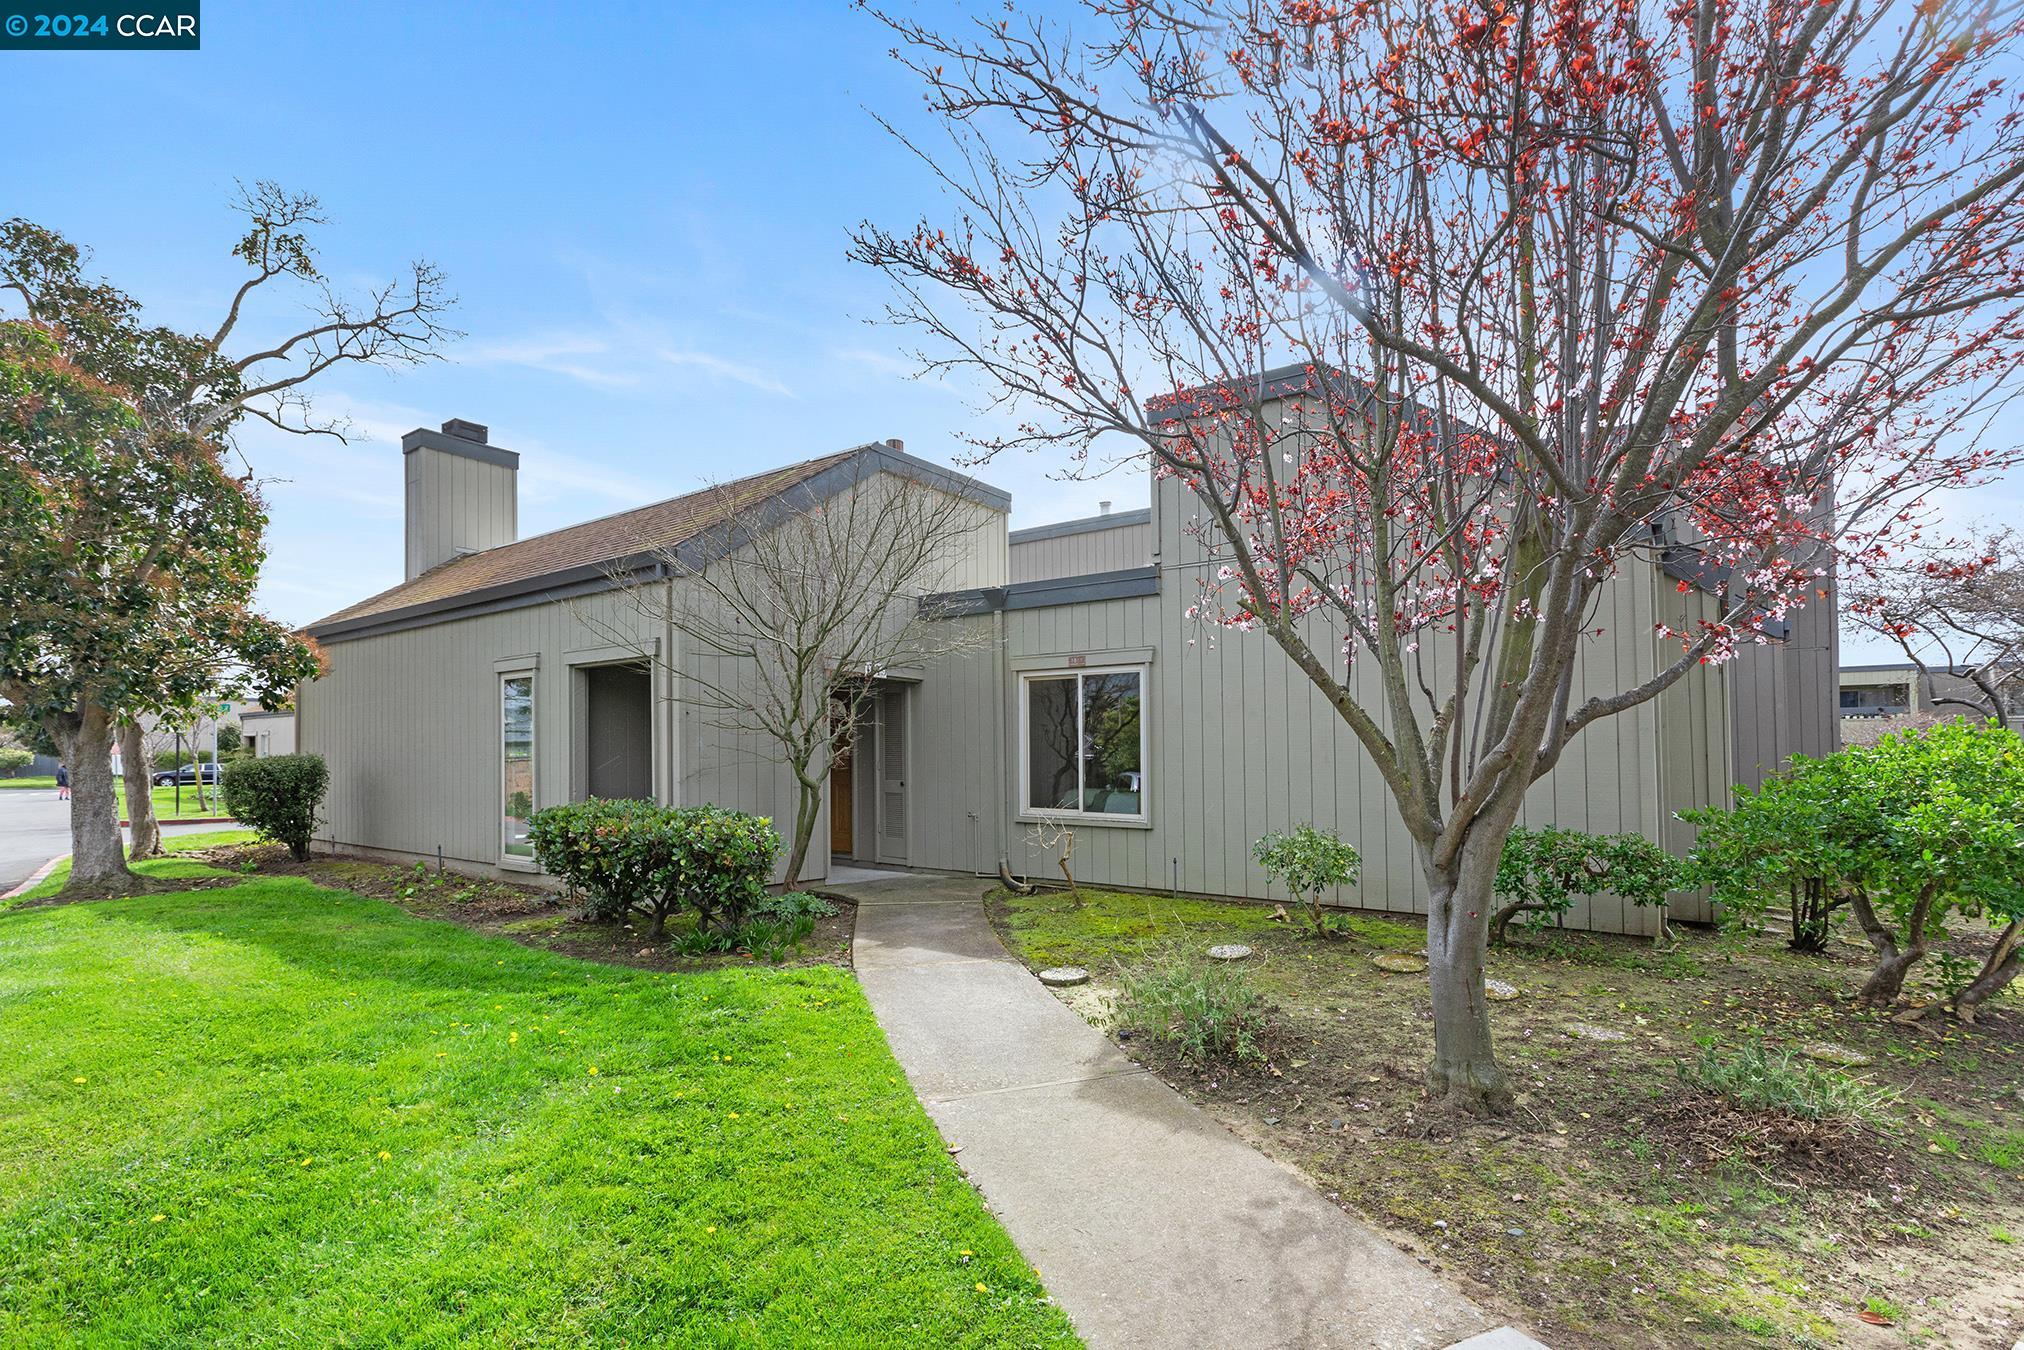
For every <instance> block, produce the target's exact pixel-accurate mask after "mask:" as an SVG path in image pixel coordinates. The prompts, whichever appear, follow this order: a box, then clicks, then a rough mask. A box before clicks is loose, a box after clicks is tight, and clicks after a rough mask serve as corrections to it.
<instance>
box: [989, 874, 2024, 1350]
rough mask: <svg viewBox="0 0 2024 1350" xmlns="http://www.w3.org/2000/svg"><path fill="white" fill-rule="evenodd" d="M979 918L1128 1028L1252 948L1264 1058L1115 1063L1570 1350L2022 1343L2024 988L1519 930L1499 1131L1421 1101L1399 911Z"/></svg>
mask: <svg viewBox="0 0 2024 1350" xmlns="http://www.w3.org/2000/svg"><path fill="white" fill-rule="evenodd" d="M989 908H990V911H991V913H992V917H993V921H994V922H995V923H996V924H997V926H998V928H999V931H1000V934H1001V935H1002V936H1003V937H1004V938H1005V940H1006V942H1007V945H1008V946H1010V947H1011V948H1012V949H1013V950H1014V951H1015V952H1017V953H1019V954H1020V955H1021V956H1022V958H1023V959H1024V960H1025V961H1026V962H1027V963H1028V964H1029V965H1031V966H1034V967H1036V968H1038V967H1043V966H1048V965H1059V964H1074V965H1082V966H1086V967H1087V968H1089V969H1090V970H1091V972H1092V974H1093V979H1092V980H1091V982H1090V984H1088V985H1086V986H1082V987H1081V988H1078V989H1074V990H1067V991H1063V992H1062V997H1063V998H1064V999H1065V1001H1067V1002H1068V1003H1069V1004H1070V1005H1071V1006H1072V1007H1075V1008H1076V1009H1077V1010H1078V1011H1081V1012H1083V1013H1084V1015H1085V1016H1087V1017H1089V1018H1090V1020H1091V1021H1092V1022H1094V1023H1095V1024H1097V1025H1099V1026H1102V1027H1104V1028H1106V1029H1109V1030H1113V1033H1114V1034H1115V1030H1116V1029H1117V1028H1119V1026H1120V1023H1119V1021H1118V1019H1117V1008H1118V1006H1119V1003H1120V1000H1121V998H1122V997H1123V995H1124V992H1125V990H1126V989H1127V988H1128V987H1129V986H1130V984H1131V982H1132V980H1133V979H1135V978H1141V977H1142V974H1143V972H1145V971H1148V970H1150V971H1152V972H1154V973H1157V972H1158V971H1159V970H1160V969H1161V968H1162V967H1163V964H1164V963H1166V962H1167V961H1168V960H1170V956H1169V954H1170V953H1172V952H1174V951H1176V950H1179V951H1185V952H1187V953H1192V954H1195V955H1197V956H1199V954H1200V953H1202V952H1204V951H1205V950H1206V949H1207V948H1208V947H1209V946H1211V945H1215V944H1218V943H1224V942H1241V943H1243V944H1245V945H1247V946H1249V947H1251V948H1252V949H1253V952H1254V954H1253V956H1251V957H1250V958H1248V959H1246V960H1244V961H1242V962H1240V963H1237V965H1238V968H1239V969H1241V970H1242V971H1243V972H1244V979H1245V981H1246V983H1247V985H1248V986H1249V987H1250V988H1251V989H1252V990H1253V991H1255V993H1256V995H1257V997H1258V998H1259V999H1260V1000H1261V1002H1262V1004H1263V1006H1264V1008H1265V1010H1266V1021H1265V1024H1264V1026H1263V1027H1262V1029H1259V1030H1258V1031H1256V1032H1254V1034H1253V1043H1254V1044H1255V1045H1257V1046H1258V1047H1260V1048H1261V1049H1262V1051H1263V1055H1262V1058H1258V1059H1255V1060H1247V1059H1245V1058H1243V1057H1241V1056H1238V1055H1234V1054H1221V1055H1211V1056H1193V1055H1190V1054H1187V1053H1184V1052H1183V1049H1182V1048H1181V1047H1179V1046H1176V1045H1175V1044H1174V1043H1173V1042H1172V1040H1170V1039H1168V1038H1163V1037H1158V1036H1152V1035H1145V1034H1140V1033H1139V1032H1137V1031H1133V1032H1132V1033H1131V1034H1129V1035H1127V1036H1125V1037H1124V1038H1123V1039H1122V1041H1121V1044H1122V1045H1123V1046H1124V1048H1125V1050H1126V1052H1127V1053H1129V1054H1130V1055H1131V1056H1132V1057H1133V1058H1135V1059H1137V1060H1138V1061H1139V1062H1140V1063H1142V1064H1145V1065H1147V1066H1148V1067H1150V1068H1152V1069H1154V1070H1155V1071H1156V1072H1157V1073H1159V1074H1160V1075H1161V1076H1162V1077H1163V1078H1165V1079H1166V1080H1167V1081H1168V1082H1170V1083H1172V1084H1173V1085H1174V1086H1175V1087H1176V1088H1178V1089H1179V1090H1180V1091H1181V1092H1183V1093H1184V1094H1186V1095H1187V1096H1189V1097H1191V1098H1192V1099H1193V1100H1195V1101H1196V1102H1197V1103H1199V1104H1200V1105H1201V1106H1202V1107H1203V1108H1204V1109H1206V1110H1207V1111H1209V1112H1210V1113H1211V1114H1212V1115H1213V1116H1215V1117H1216V1118H1217V1119H1218V1120H1220V1121H1221V1122H1223V1123H1224V1124H1225V1125H1227V1126H1228V1127H1229V1128H1231V1129H1232V1130H1234V1131H1235V1132H1236V1133H1237V1134H1239V1135H1240V1136H1241V1137H1243V1138H1245V1139H1247V1140H1249V1141H1250V1142H1252V1143H1253V1144H1255V1145H1256V1146H1258V1147H1259V1148H1261V1149H1263V1150H1264V1151H1265V1152H1266V1153H1268V1154H1270V1155H1271V1156H1273V1157H1275V1158H1278V1159H1279V1160H1281V1161H1283V1162H1285V1163H1287V1164H1289V1165H1291V1166H1293V1167H1295V1168H1296V1169H1298V1170H1300V1171H1302V1172H1304V1173H1305V1174H1306V1175H1307V1176H1308V1177H1309V1178H1310V1179H1311V1180H1312V1181H1313V1182H1314V1183H1315V1185H1316V1186H1317V1187H1318V1188H1319V1189H1320V1190H1321V1191H1322V1192H1323V1193H1324V1194H1327V1195H1329V1196H1330V1197H1331V1198H1334V1199H1336V1200H1337V1202H1338V1203H1340V1204H1342V1205H1343V1206H1344V1207H1345V1208H1347V1209H1349V1210H1350V1211H1351V1212H1352V1213H1354V1214H1356V1215H1357V1216H1358V1217H1360V1218H1363V1219H1365V1220H1367V1221H1369V1222H1371V1223H1373V1224H1375V1225H1377V1226H1378V1227H1380V1228H1381V1229H1382V1230H1384V1231H1385V1232H1386V1233H1387V1235H1388V1236H1390V1237H1391V1238H1392V1239H1393V1240H1394V1241H1396V1242H1398V1243H1399V1244H1400V1245H1402V1246H1405V1247H1407V1248H1408V1249H1410V1250H1413V1251H1415V1252H1417V1253H1419V1254H1420V1255H1421V1256H1423V1257H1424V1258H1425V1259H1426V1260H1428V1261H1429V1263H1430V1264H1432V1265H1433V1266H1435V1267H1436V1268H1437V1269H1439V1270H1440V1271H1441V1272H1442V1274H1443V1275H1445V1276H1446V1277H1448V1278H1450V1279H1452V1280H1454V1281H1456V1282H1457V1283H1459V1284H1460V1285H1462V1286H1463V1287H1464V1288H1465V1289H1467V1291H1468V1292H1469V1293H1470V1294H1471V1295H1472V1296H1473V1297H1475V1298H1476V1299H1478V1300H1479V1301H1481V1302H1482V1303H1484V1304H1485V1305H1486V1306H1489V1307H1492V1308H1495V1309H1498V1310H1500V1311H1501V1313H1502V1314H1503V1315H1504V1316H1506V1317H1508V1318H1510V1319H1512V1320H1514V1321H1517V1322H1519V1323H1521V1324H1523V1325H1525V1326H1527V1327H1528V1328H1530V1329H1531V1330H1532V1331H1534V1332H1535V1334H1537V1335H1539V1336H1540V1337H1541V1338H1542V1339H1543V1340H1545V1341H1546V1342H1547V1343H1549V1344H1551V1345H1554V1346H1556V1347H1562V1348H1563V1350H1565V1348H1568V1347H1574V1348H1577V1350H1578V1348H1579V1347H1602V1346H1611V1347H1614V1346H1620V1345H1652V1346H1724V1347H1726V1346H1734V1345H1765V1346H1774V1345H1775V1346H1785V1345H1822V1344H1826V1345H1832V1344H1842V1343H1847V1344H1854V1345H1883V1344H1898V1343H1903V1340H1902V1339H1901V1338H1907V1337H1908V1338H1910V1340H1911V1342H1912V1343H1916V1344H1945V1345H1997V1346H2009V1345H2011V1344H2013V1343H2014V1342H2015V1341H2016V1340H2017V1339H2018V1338H2019V1337H2020V1336H2024V1287H2020V1286H2019V1285H2018V1284H2017V1282H2016V1280H2015V1278H2014V1272H2015V1270H2016V1265H2017V1257H2016V1252H2017V1247H2016V1245H2015V1244H2016V1239H2017V1235H2018V1234H2020V1233H2024V1170H2020V1169H2024V998H2020V996H2019V995H2018V993H2017V992H2016V991H2015V990H2014V989H2013V990H2011V991H2009V992H2006V993H2005V994H2003V995H2002V996H2000V997H1998V998H1996V999H1994V1000H1992V1001H1991V1002H1990V1003H1989V1004H1988V1005H1987V1006H1985V1008H1984V1010H1983V1015H1982V1017H1981V1020H1980V1021H1979V1023H1978V1024H1977V1025H1975V1026H1973V1027H1967V1026H1963V1025H1961V1024H1959V1023H1951V1022H1950V1023H1939V1022H1932V1021H1929V1022H1926V1023H1923V1024H1918V1025H1907V1024H1903V1023H1899V1022H1896V1021H1894V1020H1893V1018H1892V1017H1891V1015H1889V1014H1888V1013H1884V1012H1869V1011H1862V1010H1858V1009H1856V1008H1855V1007H1854V1006H1853V1005H1852V1003H1851V1000H1850V998H1849V995H1850V994H1851V993H1852V992H1853V991H1854V989H1856V988H1857V987H1859V986H1860V984H1861V982H1862V978H1863V973H1864V971H1865V969H1866V968H1867V966H1868V964H1869V958H1870V952H1869V949H1868V947H1867V944H1865V943H1863V942H1862V940H1861V939H1860V938H1859V937H1857V936H1856V935H1854V934H1853V933H1851V932H1848V931H1847V930H1842V931H1841V932H1839V933H1837V935H1836V936H1835V937H1834V938H1833V940H1832V941H1830V943H1829V944H1828V946H1827V949H1826V950H1825V951H1824V952H1823V953H1821V954H1817V955H1805V954H1800V953H1795V952H1792V951H1790V950H1789V949H1787V948H1786V947H1784V946H1783V945H1782V944H1780V943H1778V942H1775V941H1773V940H1770V939H1768V938H1767V939H1758V940H1753V941H1750V942H1747V943H1739V942H1738V941H1737V939H1736V937H1735V935H1732V934H1730V935H1725V934H1720V933H1716V932H1712V931H1710V930H1707V929H1700V928H1687V929H1684V930H1682V931H1681V932H1679V933H1678V935H1677V938H1676V941H1675V943H1674V945H1673V946H1672V947H1670V948H1669V949H1667V950H1664V951H1659V950H1655V949H1654V948H1653V947H1652V945H1651V943H1650V942H1649V941H1648V940H1647V939H1645V938H1640V937H1621V938H1619V937H1607V936H1601V935H1594V934H1586V933H1571V932H1565V931H1556V930H1550V929H1549V930H1544V931H1540V932H1533V931H1529V930H1525V929H1522V928H1520V927H1517V926H1514V928H1513V931H1512V935H1511V941H1510V942H1509V944H1508V945H1506V946H1503V947H1499V948H1496V949H1494V950H1493V952H1492V955H1491V960H1490V967H1489V972H1488V973H1489V975H1490V976H1491V977H1492V978H1493V979H1496V980H1498V981H1501V982H1504V983H1506V984H1509V985H1511V986H1513V987H1514V988H1515V989H1516V991H1517V996H1516V997H1515V998H1511V999H1509V1000H1508V1001H1492V1002H1491V1003H1490V1016H1491V1018H1492V1019H1493V1021H1494V1023H1495V1025H1496V1031H1497V1036H1498V1039H1499V1043H1500V1044H1501V1045H1503V1046H1504V1047H1506V1049H1505V1052H1504V1053H1505V1057H1506V1063H1507V1065H1508V1066H1509V1067H1510V1068H1511V1070H1512V1077H1513V1081H1514V1084H1515V1085H1516V1086H1517V1089H1518V1097H1517V1105H1516V1108H1515V1109H1514V1111H1513V1113H1512V1114H1511V1115H1510V1116H1509V1117H1508V1118H1505V1119H1501V1120H1497V1121H1494V1122H1492V1121H1484V1120H1481V1119H1479V1118H1476V1117H1472V1116H1468V1115H1464V1114H1458V1113H1455V1112H1453V1111H1452V1110H1449V1109H1446V1108H1445V1107H1444V1106H1443V1105H1442V1104H1441V1103H1440V1102H1439V1101H1438V1100H1436V1099H1434V1098H1431V1097H1430V1096H1429V1094H1428V1090H1427V1087H1426V1084H1425V1081H1424V1078H1423V1076H1422V1074H1421V1073H1420V1060H1421V1056H1422V1055H1423V1054H1424V1047H1425V1043H1426V1037H1427V1035H1428V1021H1427V1019H1428V1018H1429V1016H1430V1015H1431V1010H1430V1008H1429V1006H1428V1001H1427V993H1426V988H1425V985H1424V983H1423V982H1421V981H1420V980H1419V979H1417V978H1416V977H1415V976H1413V975H1411V974H1392V973H1388V972H1386V971H1384V970H1382V969H1380V968H1379V967H1378V966H1377V965H1376V964H1375V962H1376V960H1377V958H1380V957H1397V956H1401V955H1414V954H1417V953H1418V952H1420V951H1421V949H1422V948H1423V947H1424V945H1425V942H1426V933H1425V929H1424V926H1423V925H1422V923H1421V921H1420V920H1418V919H1417V918H1416V917H1415V916H1412V915H1404V914H1377V913H1370V912H1364V911H1354V910H1349V911H1341V912H1340V913H1338V914H1336V915H1331V916H1330V917H1331V922H1333V923H1339V924H1340V925H1341V927H1342V928H1343V930H1344V931H1345V932H1346V933H1347V934H1348V938H1347V940H1345V941H1341V942H1330V943H1322V942H1317V941H1315V940H1314V939H1313V938H1312V936H1311V935H1310V933H1309V931H1308V925H1306V924H1304V923H1300V922H1287V921H1283V920H1276V919H1275V918H1274V916H1273V912H1272V908H1271V907H1270V906H1267V905H1256V904H1244V903H1236V902H1229V903H1225V902H1216V901H1208V900H1198V899H1189V898H1169V897H1166V896H1156V895H1136V894H1125V893H1119V892H1109V891H1100V890H1095V889H1092V888H1089V887H1084V888H1083V896H1082V903H1081V904H1080V905H1079V906H1078V905H1077V904H1075V903H1073V902H1071V901H1070V900H1069V898H1068V897H1066V896H1064V895H1061V894H1058V893H1055V894H1048V893H1044V892H1043V893H1039V894H1035V895H1031V896H1019V895H1014V894H1011V893H1009V892H1001V893H998V894H996V895H994V896H993V897H992V899H991V900H990V902H989ZM1994 939H1995V930H1994V928H1993V927H1992V926H1990V925H1988V924H1986V923H1980V922H1979V921H1971V922H1968V923H1963V924H1959V925H1956V927H1955V929H1954V930H1953V938H1952V940H1951V941H1952V945H1953V946H1954V947H1955V948H1957V949H1958V950H1959V951H1960V953H1961V954H1962V956H1963V958H1964V959H1966V960H1968V961H1969V962H1970V963H1972V964H1973V965H1975V966H1979V965H1980V964H1981V958H1982V953H1983V950H1984V949H1985V948H1986V947H1987V946H1989V945H1990V944H1992V943H1993V941H1994ZM1147 954H1151V955H1153V956H1154V957H1155V960H1153V961H1151V962H1147V961H1146V960H1145V958H1146V956H1147ZM1399 964H1404V965H1411V964H1413V963H1411V962H1402V963H1399ZM1938 976H1939V970H1938V969H1937V963H1936V962H1932V961H1928V962H1927V963H1926V965H1925V966H1924V967H1921V969H1920V971H1919V973H1917V974H1915V975H1914V977H1913V981H1912V985H1911V986H1910V987H1909V989H1908V992H1910V993H1912V994H1914V995H1916V996H1918V997H1922V998H1923V997H1938V996H1939V994H1940V993H1941V989H1940V986H1939V983H1938ZM1126 1029H1127V1030H1128V1029H1129V1028H1126ZM1815 1056H1820V1057H1818V1058H1816V1057H1815ZM1877 1308H1885V1309H1888V1310H1889V1312H1888V1315H1887V1316H1886V1314H1884V1313H1878V1312H1877V1311H1876V1309H1877ZM1865 1311H1869V1312H1870V1313H1871V1314H1872V1315H1873V1316H1886V1320H1889V1321H1891V1322H1893V1323H1894V1324H1895V1325H1894V1327H1893V1328H1891V1329H1890V1330H1888V1331H1879V1330H1878V1329H1877V1328H1876V1327H1874V1326H1872V1325H1870V1324H1869V1323H1867V1322H1865V1321H1863V1320H1862V1314H1863V1313H1864V1312H1865Z"/></svg>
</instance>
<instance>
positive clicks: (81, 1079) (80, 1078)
mask: <svg viewBox="0 0 2024 1350" xmlns="http://www.w3.org/2000/svg"><path fill="white" fill-rule="evenodd" d="M70 1081H71V1082H73V1083H82V1082H83V1081H84V1079H83V1078H82V1077H79V1078H73V1079H71V1080H70Z"/></svg>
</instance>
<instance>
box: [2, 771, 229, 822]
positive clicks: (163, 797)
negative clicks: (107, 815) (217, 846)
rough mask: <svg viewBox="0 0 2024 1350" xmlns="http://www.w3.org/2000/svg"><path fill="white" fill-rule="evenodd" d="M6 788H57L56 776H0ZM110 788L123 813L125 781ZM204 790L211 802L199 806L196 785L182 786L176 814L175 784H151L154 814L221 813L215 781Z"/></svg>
mask: <svg viewBox="0 0 2024 1350" xmlns="http://www.w3.org/2000/svg"><path fill="white" fill-rule="evenodd" d="M7 788H40V789H42V790H44V791H49V792H54V791H55V790H56V780H55V779H54V778H49V777H43V778H0V790H5V789H7ZM113 791H114V793H115V794H117V796H118V798H119V810H120V815H121V816H122V817H124V816H125V815H126V783H125V781H124V780H118V781H116V782H115V783H114V785H113ZM205 791H206V792H207V793H208V794H209V797H210V802H211V805H210V806H209V807H208V808H200V807H199V806H198V804H197V789H196V786H195V785H194V784H191V785H188V786H186V787H184V788H183V809H182V813H181V814H180V815H178V814H177V812H176V790H175V788H173V787H158V788H153V789H150V792H149V795H150V796H151V797H153V798H154V803H155V815H156V817H157V818H159V819H161V820H183V819H203V818H206V817H211V816H222V815H224V814H225V802H224V798H223V797H222V796H221V795H220V790H219V787H218V785H217V784H216V783H212V784H208V785H207V786H206V789H205Z"/></svg>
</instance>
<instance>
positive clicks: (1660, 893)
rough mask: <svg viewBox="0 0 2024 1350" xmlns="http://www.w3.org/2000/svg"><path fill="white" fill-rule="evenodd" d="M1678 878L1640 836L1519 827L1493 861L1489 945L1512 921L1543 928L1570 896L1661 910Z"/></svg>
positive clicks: (1677, 869)
mask: <svg viewBox="0 0 2024 1350" xmlns="http://www.w3.org/2000/svg"><path fill="white" fill-rule="evenodd" d="M1685 873H1686V868H1685V864H1683V863H1682V862H1681V861H1680V860H1679V859H1678V858H1675V857H1673V855H1672V854H1670V853H1667V852H1666V851H1665V850H1664V849H1662V848H1660V847H1659V846H1658V845H1657V844H1654V843H1653V842H1652V841H1651V840H1649V839H1647V838H1645V837H1644V836H1643V835H1641V834H1584V833H1582V832H1581V831H1580V830H1563V829H1561V828H1560V827H1559V826H1557V825H1545V826H1541V827H1539V828H1537V829H1530V828H1527V827H1525V826H1522V825H1521V826H1519V827H1518V828H1516V829H1514V830H1512V831H1511V833H1510V834H1509V835H1508V836H1506V837H1505V840H1504V852H1503V854H1502V855H1501V856H1500V857H1499V858H1498V860H1497V880H1496V882H1495V883H1494V889H1495V890H1496V893H1497V894H1498V895H1501V896H1504V897H1506V899H1505V903H1504V905H1503V906H1502V907H1501V908H1500V909H1498V910H1497V911H1496V912H1495V913H1494V914H1492V915H1491V916H1490V941H1492V942H1495V943H1501V942H1503V941H1504V938H1505V935H1506V933H1507V932H1508V931H1509V929H1510V926H1511V924H1512V921H1513V920H1520V921H1522V922H1523V923H1524V924H1525V926H1526V927H1528V928H1547V927H1550V926H1552V925H1553V924H1556V923H1558V922H1559V921H1560V919H1561V918H1562V917H1563V916H1564V915H1565V914H1566V913H1567V911H1568V910H1569V909H1571V908H1573V906H1574V902H1575V900H1576V899H1577V898H1579V897H1583V896H1590V895H1600V894H1601V893H1603V892H1604V891H1607V892H1609V893H1610V894H1611V895H1615V896H1620V897H1622V898H1623V899H1625V900H1628V901H1629V902H1630V903H1631V904H1633V905H1639V906H1649V905H1663V904H1665V902H1666V894H1667V893H1668V892H1669V891H1676V890H1679V889H1680V888H1681V886H1682V885H1684V884H1685ZM1661 926H1663V925H1661Z"/></svg>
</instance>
